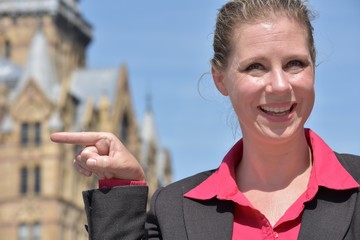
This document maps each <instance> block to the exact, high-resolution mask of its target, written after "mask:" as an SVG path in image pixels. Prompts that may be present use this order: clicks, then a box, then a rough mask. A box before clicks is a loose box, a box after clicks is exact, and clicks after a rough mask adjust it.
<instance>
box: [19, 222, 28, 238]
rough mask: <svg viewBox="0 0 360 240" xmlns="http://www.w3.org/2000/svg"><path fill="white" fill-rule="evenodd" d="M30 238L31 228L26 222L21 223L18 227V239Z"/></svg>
mask: <svg viewBox="0 0 360 240" xmlns="http://www.w3.org/2000/svg"><path fill="white" fill-rule="evenodd" d="M28 239H29V228H28V226H27V225H26V224H25V223H21V224H20V225H19V228H18V240H28Z"/></svg>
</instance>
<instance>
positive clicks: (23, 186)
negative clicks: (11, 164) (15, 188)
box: [20, 167, 29, 195]
mask: <svg viewBox="0 0 360 240" xmlns="http://www.w3.org/2000/svg"><path fill="white" fill-rule="evenodd" d="M28 175H29V174H28V169H27V168H26V167H22V168H21V169H20V193H21V194H22V195H25V194H27V192H28Z"/></svg>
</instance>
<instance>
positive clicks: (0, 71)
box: [0, 57, 22, 89]
mask: <svg viewBox="0 0 360 240" xmlns="http://www.w3.org/2000/svg"><path fill="white" fill-rule="evenodd" d="M21 74H22V69H21V67H20V66H19V65H16V64H14V63H12V62H10V61H9V60H8V59H6V58H3V57H0V83H5V84H6V85H7V86H8V87H9V88H10V89H12V88H14V87H15V86H16V83H17V82H18V80H19V78H20V76H21Z"/></svg>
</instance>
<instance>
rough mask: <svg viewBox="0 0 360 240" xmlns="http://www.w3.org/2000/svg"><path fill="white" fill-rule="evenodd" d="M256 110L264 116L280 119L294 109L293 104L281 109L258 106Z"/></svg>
mask: <svg viewBox="0 0 360 240" xmlns="http://www.w3.org/2000/svg"><path fill="white" fill-rule="evenodd" d="M258 108H259V109H260V110H261V111H262V112H264V113H266V114H269V115H272V116H278V117H282V116H285V115H287V114H290V113H291V112H292V111H293V109H294V108H295V104H292V105H289V106H283V107H269V106H259V107H258Z"/></svg>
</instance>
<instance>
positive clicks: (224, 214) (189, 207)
mask: <svg viewBox="0 0 360 240" xmlns="http://www.w3.org/2000/svg"><path fill="white" fill-rule="evenodd" d="M183 206H184V221H185V227H186V231H187V234H188V239H189V240H203V239H206V240H212V239H213V240H219V239H221V240H231V238H232V228H233V221H234V216H233V208H234V204H233V202H231V201H221V202H220V201H219V200H217V199H216V198H213V199H210V200H201V201H197V200H193V199H189V198H184V205H183Z"/></svg>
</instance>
